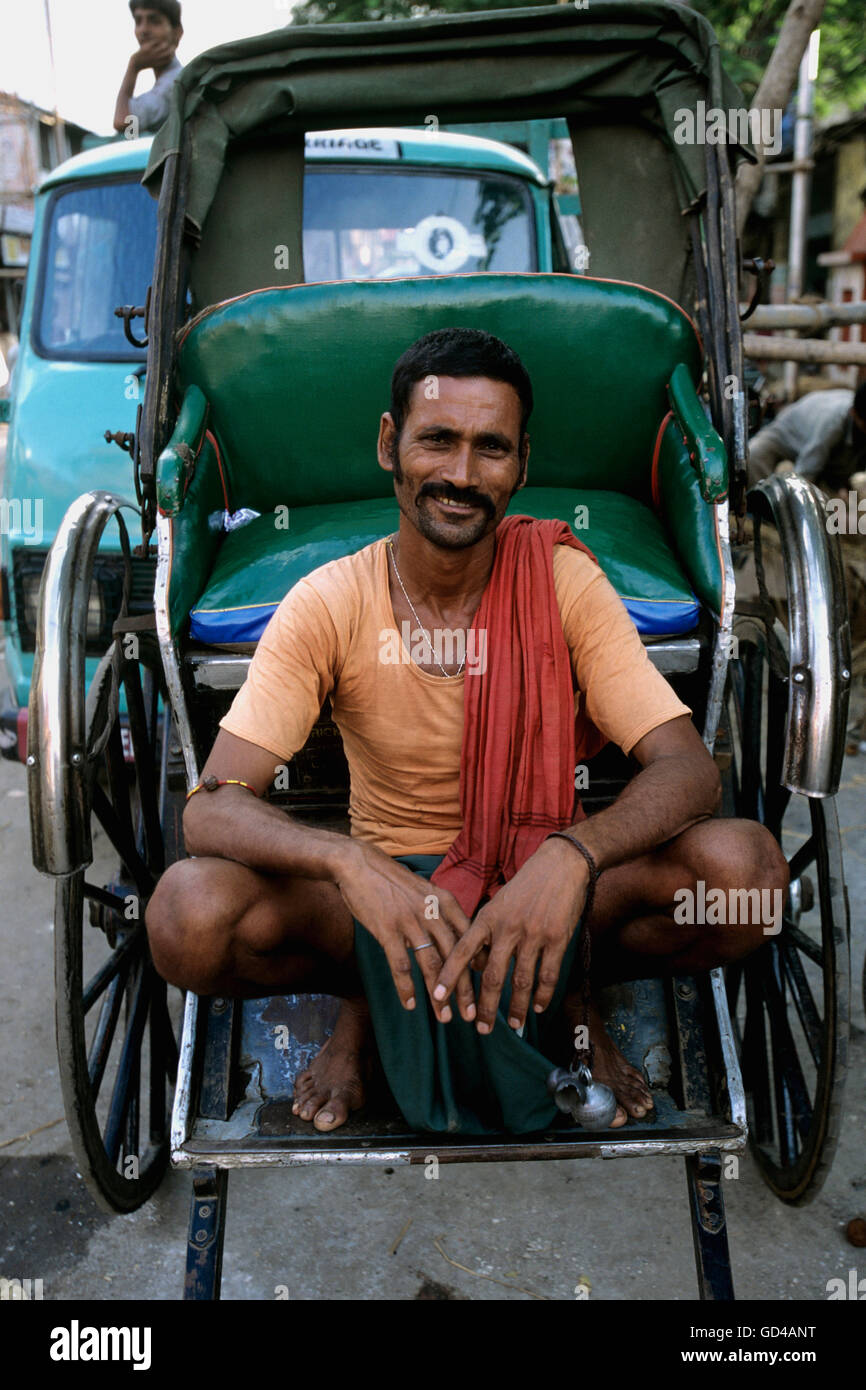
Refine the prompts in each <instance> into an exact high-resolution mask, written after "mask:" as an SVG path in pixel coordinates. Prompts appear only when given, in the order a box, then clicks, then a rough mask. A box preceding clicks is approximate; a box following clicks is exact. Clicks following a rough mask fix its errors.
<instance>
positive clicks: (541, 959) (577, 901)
mask: <svg viewBox="0 0 866 1390" xmlns="http://www.w3.org/2000/svg"><path fill="white" fill-rule="evenodd" d="M588 885H589V869H588V868H587V865H586V861H585V860H584V859H583V857H582V855H580V854H579V853H578V851H577V850H575V849H571V848H570V847H569V846H568V845H567V844H566V843H565V841H564V840H545V841H544V843H543V844H541V845H540V846H539V848H538V849H537V850H536V851H535V854H533V855H532V856H531V858H529V859H527V861H526V863H525V864H524V865H523V867H522V868H521V869H520V870H519V871H518V872H517V873H516V874H515V875H514V877H513V878H512V879H511V880H510V881H509V882H508V883H506V884H505V886H504V888H500V890H499V892H498V893H497V894H496V896H495V898H493V899H492V900H491V901H490V902H489V903H487V904H486V906H484V907H483V908H482V909H481V911H480V912H479V913H478V915H477V917H476V918H475V920H474V922H473V923H472V925H471V926H470V927H469V929H468V931H464V932H463V933H462V934H461V936H460V940H459V941H458V942H457V945H456V946H455V947H454V949H453V950H452V952H451V954H450V955H449V957H448V959H447V961H446V962H445V964H444V966H443V968H442V971H441V973H440V975H439V978H438V980H437V982H436V987H435V989H434V991H433V997H434V999H436V1000H438V1001H439V1002H440V1003H444V1001H445V1000H447V999H448V997H449V995H450V994H451V991H452V989H454V988H455V985H456V984H457V982H458V981H459V980H461V979H462V978H463V975H464V973H465V971H466V968H467V967H468V965H469V962H470V961H471V960H473V958H474V957H475V956H476V955H477V954H478V952H479V951H482V950H483V949H484V948H485V947H489V952H488V956H487V963H486V965H485V967H484V971H483V974H482V976H481V992H480V994H479V997H478V1031H479V1033H489V1032H490V1031H491V1030H492V1028H493V1025H494V1023H495V1021H496V1010H497V1008H498V1007H499V997H500V995H501V993H502V989H503V986H504V984H505V980H506V976H507V974H508V966H509V963H510V961H511V960H512V958H514V975H513V977H512V981H511V1004H510V1006H509V1010H508V1022H509V1024H510V1026H511V1027H512V1028H522V1027H523V1024H524V1023H525V1022H526V1014H527V1010H528V1009H529V1004H530V1001H531V999H532V991H533V986H534V984H535V971H536V966H538V986H537V988H536V989H535V1000H534V1008H535V1012H536V1013H541V1012H542V1010H543V1009H546V1008H547V1006H548V1004H549V1003H550V1001H551V999H552V998H553V992H554V990H555V989H556V984H557V981H558V979H559V972H560V969H561V966H562V958H563V956H564V955H565V949H566V947H567V945H568V943H569V941H570V940H571V935H572V933H573V931H574V929H575V926H576V925H577V922H578V919H579V918H580V915H581V913H582V911H583V906H584V903H585V901H586V890H587V887H588ZM425 954H426V952H425ZM461 1013H462V1014H463V1017H464V1018H465V1017H466V1014H465V1013H464V1012H463V1009H462V1008H461Z"/></svg>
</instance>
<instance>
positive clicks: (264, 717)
mask: <svg viewBox="0 0 866 1390" xmlns="http://www.w3.org/2000/svg"><path fill="white" fill-rule="evenodd" d="M553 579H554V587H555V590H556V598H557V603H558V605H559V612H560V617H561V618H562V627H563V632H564V634H565V640H566V642H567V644H568V648H569V651H570V653H571V659H572V665H573V668H574V673H575V678H576V683H577V691H578V692H580V691H583V692H584V695H585V709H586V713H587V715H588V717H589V719H590V720H591V721H592V723H593V724H594V725H595V726H596V728H597V729H598V730H599V731H600V732H601V733H602V734H603V735H604V736H605V737H606V738H608V739H610V740H611V741H612V742H614V743H618V744H619V746H620V747H621V748H622V749H623V751H624V752H625V753H629V752H631V749H632V748H633V747H634V745H635V744H636V743H637V742H638V741H639V740H640V739H641V738H643V736H644V735H645V734H648V733H649V732H650V730H652V729H655V728H657V727H658V725H659V724H664V723H666V722H667V721H668V720H669V719H676V718H678V717H679V716H680V715H683V714H690V713H691V711H690V709H689V707H688V706H687V705H684V704H683V703H682V701H681V700H680V699H679V698H678V696H677V695H675V693H674V691H673V690H672V688H671V687H670V686H669V685H668V683H667V681H666V680H665V678H664V676H663V675H661V673H660V672H658V671H656V669H655V667H654V666H653V665H652V662H651V661H650V659H649V657H648V656H647V654H646V651H645V650H644V647H643V644H642V642H641V640H640V637H639V635H638V632H637V629H636V628H635V626H634V624H633V623H632V621H631V618H630V617H629V615H628V612H627V610H626V608H625V606H624V604H623V603H622V600H621V599H620V598H619V596H618V594H617V593H616V591H615V590H614V588H613V586H612V585H611V583H610V581H609V580H608V579H607V578H606V577H605V575H604V573H603V571H602V570H601V569H600V568H599V566H598V565H596V564H595V563H594V562H593V561H592V560H591V559H590V558H589V556H588V555H584V554H582V553H581V552H580V551H578V550H574V549H572V548H571V547H570V546H565V545H559V546H555V547H554V553H553ZM467 652H468V655H467V664H466V668H465V669H464V671H463V674H462V675H460V676H455V677H451V678H449V679H445V678H444V677H442V676H433V675H430V674H429V673H428V672H427V671H422V670H421V668H420V667H419V666H417V665H416V664H415V663H414V662H413V661H412V660H411V659H410V657H409V653H408V652H407V651H406V648H405V646H404V645H403V643H402V641H401V638H400V635H399V634H398V631H397V627H396V623H395V621H394V612H393V609H392V606H391V596H390V592H389V588H388V552H387V547H386V543H385V541H384V540H381V541H375V542H374V543H373V544H372V545H368V546H366V547H365V548H364V549H363V550H359V551H358V552H357V553H356V554H354V555H349V556H346V557H345V558H344V559H341V560H332V561H331V563H330V564H327V565H323V566H322V567H321V568H320V569H317V570H314V571H313V573H312V574H310V575H308V576H307V578H306V579H301V580H299V581H298V583H297V584H295V586H294V588H292V589H291V590H290V591H289V593H288V594H287V595H286V597H285V598H284V599H283V601H282V603H281V604H280V606H279V608H278V609H277V611H276V612H275V613H274V616H273V617H272V618H271V621H270V622H269V623H268V626H267V628H266V629H265V631H264V633H263V635H262V637H261V640H260V642H259V644H258V647H257V648H256V653H255V656H254V657H253V659H252V662H251V663H250V669H249V674H248V676H247V679H246V681H245V683H244V685H243V686H242V687H241V689H240V690H239V691H238V693H237V695H236V696H235V699H234V702H233V704H232V706H231V709H230V710H229V712H228V714H226V715H225V717H224V718H223V719H222V720H221V721H220V724H221V727H222V728H224V729H227V730H228V732H229V733H231V734H236V735H237V737H238V738H243V739H246V740H247V741H248V742H249V743H255V744H258V745H259V747H261V748H266V749H267V750H268V751H269V752H271V753H273V754H274V755H275V757H276V758H278V759H279V760H280V761H283V762H287V761H288V760H289V759H290V758H291V757H292V756H293V755H294V754H295V753H297V752H298V751H299V749H301V748H303V746H304V744H305V743H306V741H307V738H308V737H309V734H310V730H311V729H312V727H313V725H314V723H315V722H316V719H317V718H318V716H319V711H320V710H321V707H322V705H323V703H324V701H325V698H326V697H327V696H330V697H331V705H332V709H333V717H334V722H335V723H336V725H337V727H338V728H339V730H340V734H341V735H342V739H343V748H344V751H345V754H346V759H347V761H348V764H349V775H350V794H349V815H350V818H351V823H352V834H353V835H356V836H358V837H359V838H360V839H362V840H367V841H369V842H370V843H372V844H375V845H377V846H378V847H379V848H380V849H382V850H384V852H385V853H386V854H391V855H397V854H445V853H446V851H447V850H448V849H449V848H450V846H451V844H452V842H453V840H454V839H455V837H456V836H457V834H458V832H459V830H460V828H461V824H462V820H461V815H460V751H461V746H462V741H463V683H464V681H465V680H471V679H473V675H472V674H471V673H470V668H472V667H475V668H476V669H480V668H481V664H482V658H483V648H482V646H481V645H480V644H479V645H478V646H477V647H473V646H471V645H469V646H468V648H467ZM578 697H579V696H578V693H576V694H575V701H577V699H578Z"/></svg>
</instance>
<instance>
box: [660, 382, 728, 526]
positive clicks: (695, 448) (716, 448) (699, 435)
mask: <svg viewBox="0 0 866 1390" xmlns="http://www.w3.org/2000/svg"><path fill="white" fill-rule="evenodd" d="M668 400H669V401H670V403H671V409H672V410H673V412H674V415H675V416H676V420H677V424H678V425H679V426H680V429H681V430H682V432H683V434H684V435H685V437H686V440H687V442H688V446H689V454H690V456H691V460H692V463H693V464H694V466H695V471H696V472H697V475H698V478H699V479H700V484H701V496H702V497H703V499H704V501H705V502H721V501H722V500H723V498H725V497H727V495H728V460H727V456H726V454H725V446H724V444H723V443H722V441H721V439H720V438H719V436H718V434H717V433H716V431H715V430H714V429H713V427H712V425H711V424H710V421H709V420H708V419H707V417H706V415H705V414H704V411H703V409H702V407H701V403H700V401H699V400H698V396H697V393H696V391H695V388H694V386H693V385H692V379H691V375H690V373H689V369H688V367H687V366H686V364H685V363H684V362H681V363H680V364H679V366H678V367H675V368H674V371H673V375H672V376H671V379H670V381H669V382H668Z"/></svg>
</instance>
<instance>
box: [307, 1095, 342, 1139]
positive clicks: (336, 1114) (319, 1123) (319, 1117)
mask: <svg viewBox="0 0 866 1390" xmlns="http://www.w3.org/2000/svg"><path fill="white" fill-rule="evenodd" d="M348 1118H349V1105H348V1102H347V1101H346V1099H345V1097H343V1096H341V1095H333V1096H331V1097H330V1099H329V1100H327V1101H325V1102H324V1104H323V1105H321V1106H320V1108H319V1109H318V1110H317V1111H316V1114H315V1117H314V1119H313V1124H314V1125H315V1127H316V1129H320V1130H323V1131H325V1132H327V1131H328V1130H330V1129H336V1128H337V1127H338V1125H343V1124H345V1123H346V1120H347V1119H348Z"/></svg>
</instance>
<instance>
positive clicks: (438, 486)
mask: <svg viewBox="0 0 866 1390" xmlns="http://www.w3.org/2000/svg"><path fill="white" fill-rule="evenodd" d="M424 497H434V498H438V499H440V500H441V501H443V502H462V503H463V504H464V506H471V507H481V508H483V510H484V511H485V512H486V513H487V515H488V516H493V514H494V512H495V510H496V508H495V507H494V505H493V503H492V502H491V500H490V498H489V497H485V495H484V493H483V492H476V491H475V489H474V488H469V487H467V488H457V487H449V486H448V484H447V483H424V484H423V485H422V487H421V489H420V491H419V493H418V495H417V497H416V499H415V501H416V503H417V502H420V501H421V500H422V498H424Z"/></svg>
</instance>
